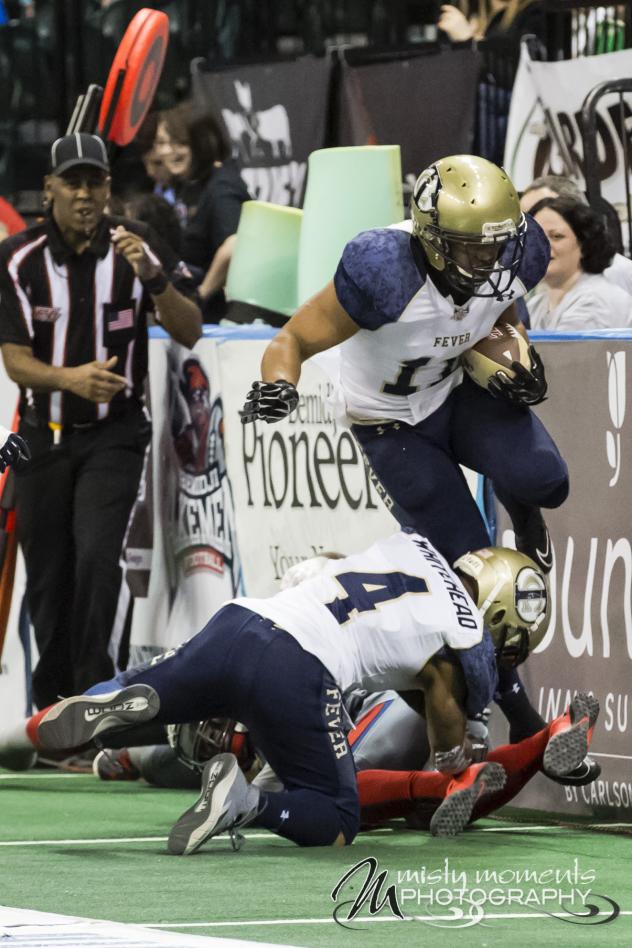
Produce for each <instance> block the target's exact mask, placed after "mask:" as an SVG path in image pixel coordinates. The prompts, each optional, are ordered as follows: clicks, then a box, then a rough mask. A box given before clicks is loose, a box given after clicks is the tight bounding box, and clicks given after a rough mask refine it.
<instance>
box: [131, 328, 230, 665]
mask: <svg viewBox="0 0 632 948" xmlns="http://www.w3.org/2000/svg"><path fill="white" fill-rule="evenodd" d="M150 351H151V358H150V377H151V403H152V420H153V437H152V450H151V454H150V458H149V465H150V470H151V477H149V478H147V482H146V485H145V489H144V491H143V490H141V493H140V495H139V499H138V502H137V504H136V508H135V510H134V511H133V515H132V520H131V523H130V527H129V530H128V536H127V543H126V550H125V562H126V565H127V574H128V577H129V580H128V581H129V582H130V586H131V588H132V590H133V591H134V592H135V593H136V595H137V596H139V598H136V600H135V604H134V617H133V624H132V658H133V660H135V661H136V660H142V659H145V658H147V657H150V656H151V654H156V653H157V652H160V651H163V650H164V649H165V648H171V647H173V646H175V645H179V644H180V643H181V642H183V641H184V640H185V639H188V638H190V637H191V636H192V635H194V634H195V633H196V632H198V631H199V630H200V629H201V628H203V626H204V625H206V623H207V622H208V620H209V619H210V617H211V615H213V613H214V612H216V611H217V609H219V607H220V606H221V605H222V603H224V602H225V601H226V600H227V599H231V598H232V597H234V596H236V595H239V594H240V593H241V592H242V591H243V589H242V578H241V561H240V557H239V549H238V545H237V538H236V531H235V515H234V509H233V498H232V493H231V486H230V480H229V477H228V472H227V469H226V457H225V449H224V411H223V406H222V398H221V381H220V371H219V365H218V361H217V346H216V344H215V343H213V342H210V341H206V340H202V341H201V342H200V343H198V345H197V347H196V349H195V352H193V351H190V350H188V349H185V348H184V347H183V346H179V345H178V344H177V343H174V342H169V343H165V342H163V341H160V342H156V343H153V344H152V345H151V346H150ZM150 509H153V516H152V514H151V513H150ZM143 537H145V538H146V541H147V542H145V543H144V542H143ZM139 567H140V568H139ZM146 575H148V582H147V583H146V588H145V589H143V582H142V581H143V579H144V578H145V576H146ZM139 594H140V595H139Z"/></svg>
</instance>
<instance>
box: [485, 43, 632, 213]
mask: <svg viewBox="0 0 632 948" xmlns="http://www.w3.org/2000/svg"><path fill="white" fill-rule="evenodd" d="M631 75H632V50H631V49H625V50H621V51H620V52H617V53H604V54H602V55H600V56H582V57H580V58H578V59H569V60H563V61H561V62H550V63H544V62H535V61H533V60H531V59H530V58H529V55H528V52H527V50H526V47H525V46H523V49H522V52H521V59H520V65H519V68H518V73H517V75H516V81H515V84H514V88H513V92H512V98H511V108H510V112H509V124H508V128H507V138H506V141H505V159H504V167H505V168H506V170H507V172H508V174H509V175H510V177H511V179H512V181H513V183H514V184H515V186H516V187H517V188H518V190H523V189H524V188H526V187H527V185H528V184H530V183H531V181H533V179H534V178H536V177H538V176H539V175H542V174H549V173H550V174H570V175H572V176H573V177H574V178H577V179H578V181H579V182H580V183H581V182H583V160H584V149H583V142H582V133H581V109H582V104H583V102H584V99H585V98H586V96H587V95H588V93H589V92H590V91H591V90H592V89H594V88H595V86H597V85H599V83H601V82H605V81H606V80H612V79H620V78H625V77H629V76H631ZM597 113H598V122H597V128H598V141H597V154H598V156H599V162H600V179H601V192H602V194H603V196H604V197H605V198H606V199H607V200H608V201H610V203H612V204H617V203H622V202H624V201H625V176H626V173H629V170H630V169H628V172H626V170H625V169H624V153H623V141H624V140H625V138H626V137H627V139H628V142H629V139H630V115H631V114H632V96H630V95H627V96H624V121H623V123H622V122H621V116H620V113H619V103H618V96H614V95H609V96H604V98H603V99H602V100H601V101H600V103H599V106H598V109H597ZM628 147H629V145H628Z"/></svg>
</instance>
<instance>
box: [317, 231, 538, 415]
mask: <svg viewBox="0 0 632 948" xmlns="http://www.w3.org/2000/svg"><path fill="white" fill-rule="evenodd" d="M414 240H415V238H413V237H412V224H411V223H410V221H408V222H404V223H403V224H401V225H397V226H395V227H389V228H383V229H379V230H370V231H365V232H363V233H361V234H359V235H358V236H357V237H355V238H354V239H353V240H352V241H350V242H349V243H348V244H347V245H346V247H345V249H344V251H343V254H342V257H341V259H340V263H339V264H338V269H337V270H336V274H335V277H334V285H335V288H336V294H337V296H338V300H339V301H340V304H341V305H342V306H343V308H344V309H345V310H346V312H347V313H348V314H349V316H350V317H351V318H352V319H353V320H354V322H356V323H357V324H358V325H359V326H360V327H361V328H360V331H359V332H357V333H356V334H355V335H354V336H352V337H351V339H349V340H348V341H347V342H346V343H344V345H342V346H341V348H340V358H341V363H340V378H339V382H340V387H341V391H342V396H343V398H344V403H345V407H346V412H347V415H348V418H349V420H350V421H352V422H353V421H357V422H360V423H361V422H363V421H364V422H370V423H375V422H377V421H381V420H388V421H395V420H396V421H405V422H407V423H408V424H411V425H414V424H417V423H418V422H419V421H421V420H422V419H424V418H427V417H428V416H429V415H431V414H432V413H433V412H435V411H436V410H437V409H438V408H439V406H440V405H442V404H443V402H444V401H445V400H446V398H447V397H448V395H449V394H450V392H451V391H452V389H453V388H455V386H457V385H458V384H459V383H460V382H461V381H462V377H463V370H462V368H461V364H460V356H461V355H462V353H464V352H465V351H467V350H468V349H471V348H472V346H473V345H475V344H476V343H477V342H478V341H479V340H480V339H483V338H485V336H487V335H489V333H490V331H491V329H492V326H493V325H494V323H495V322H496V321H497V320H498V318H499V317H500V316H501V314H502V313H503V312H504V311H505V310H506V309H507V308H508V306H509V305H510V304H511V303H512V302H513V301H515V300H517V299H519V298H520V297H522V296H525V294H526V293H527V292H528V291H529V290H531V289H532V288H533V287H534V286H535V285H536V284H537V283H538V282H539V280H540V279H541V278H542V276H543V275H544V273H545V272H546V267H547V264H548V259H549V249H548V241H547V239H546V237H545V235H544V233H543V231H542V229H541V228H540V227H539V225H538V224H537V223H536V222H535V221H534V220H533V219H532V218H529V219H528V226H527V235H526V242H525V251H524V254H523V257H522V261H521V264H520V268H519V270H518V275H517V276H516V277H515V279H514V280H513V282H511V284H510V285H509V286H507V288H506V290H505V291H504V292H503V299H502V301H501V300H498V299H494V298H478V297H472V298H471V299H469V300H468V301H467V302H466V303H465V304H464V305H463V306H459V305H457V304H455V302H454V300H453V299H452V297H451V296H443V295H442V294H441V293H440V291H439V289H438V288H437V287H436V286H435V284H434V283H433V282H432V280H431V279H429V278H428V276H427V274H426V273H425V272H424V269H423V268H424V262H423V255H421V254H419V253H416V254H413V247H412V246H411V242H412V241H414ZM505 279H506V282H507V283H508V284H509V282H510V278H509V275H507V276H506V278H505ZM501 288H502V286H501Z"/></svg>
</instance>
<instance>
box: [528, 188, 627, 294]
mask: <svg viewBox="0 0 632 948" xmlns="http://www.w3.org/2000/svg"><path fill="white" fill-rule="evenodd" d="M555 197H569V198H573V200H575V201H579V202H580V203H582V204H587V203H588V202H587V201H586V195H585V194H584V192H583V191H581V190H580V188H579V186H578V185H577V182H576V181H574V180H573V179H572V178H569V177H567V176H566V175H563V174H545V175H542V177H540V178H535V180H534V181H532V182H531V184H530V185H529V187H528V188H526V189H525V190H524V191H523V192H522V197H521V198H520V207H521V209H522V210H523V211H524V213H525V214H528V213H530V212H531V209H532V207H533V206H534V205H535V204H536V203H537V202H538V201H541V200H542V199H543V198H555ZM603 276H604V277H605V278H606V280H609V281H610V283H614V284H615V285H616V286H620V287H621V288H622V289H624V290H625V291H626V293H629V294H630V295H631V296H632V260H630V259H629V258H628V257H624V256H623V254H621V253H615V255H614V257H613V258H612V263H611V264H610V266H609V267H606V269H605V270H604V271H603Z"/></svg>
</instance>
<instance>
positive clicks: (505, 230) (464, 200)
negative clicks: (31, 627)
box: [411, 155, 527, 299]
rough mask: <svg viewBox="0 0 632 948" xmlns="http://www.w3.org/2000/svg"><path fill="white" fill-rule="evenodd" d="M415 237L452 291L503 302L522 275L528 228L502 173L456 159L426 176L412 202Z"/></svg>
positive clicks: (470, 159)
mask: <svg viewBox="0 0 632 948" xmlns="http://www.w3.org/2000/svg"><path fill="white" fill-rule="evenodd" d="M411 217H412V221H413V233H414V235H415V236H416V237H417V238H418V239H419V240H420V241H421V244H422V246H423V248H424V251H425V253H426V256H427V258H428V262H429V263H430V264H431V266H433V267H434V268H435V269H436V270H439V271H440V272H442V273H443V274H444V276H445V279H446V281H447V283H448V285H449V286H450V288H451V289H453V290H456V291H457V292H459V293H462V294H465V295H466V296H468V297H470V296H478V297H487V298H496V299H503V294H505V293H506V292H507V289H508V288H509V286H510V285H511V283H512V281H513V279H514V277H515V276H516V274H517V273H518V269H519V267H520V262H521V260H522V255H523V253H524V244H525V237H526V233H527V223H526V219H525V216H524V214H523V213H522V211H521V210H520V201H519V199H518V194H517V192H516V189H515V188H514V186H513V184H512V183H511V181H510V180H509V177H508V176H507V174H505V172H504V171H503V169H502V168H499V167H498V166H497V165H495V164H492V162H491V161H487V160H486V159H485V158H478V157H477V156H476V155H452V156H450V157H449V158H441V159H440V160H439V161H435V163H434V164H432V165H430V166H429V167H428V168H426V169H425V170H424V171H422V172H421V174H420V175H419V177H418V178H417V181H416V182H415V187H414V188H413V197H412V202H411Z"/></svg>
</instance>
